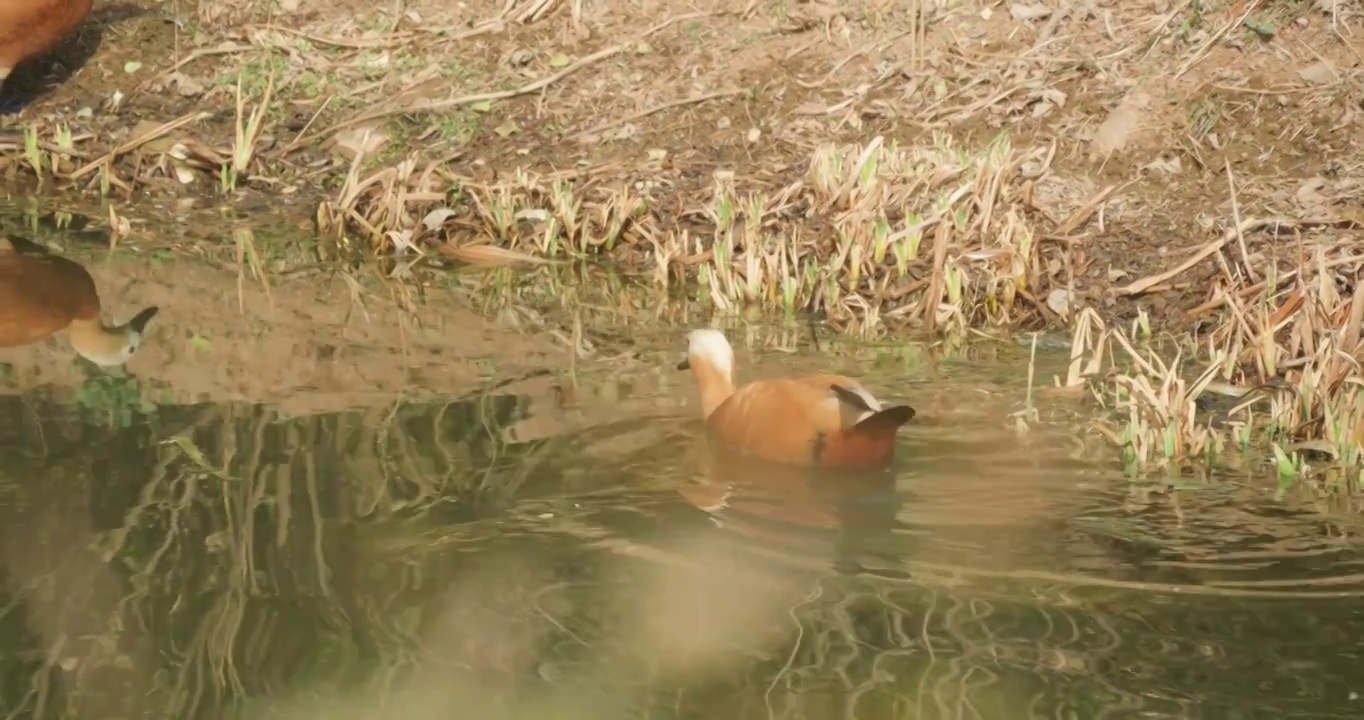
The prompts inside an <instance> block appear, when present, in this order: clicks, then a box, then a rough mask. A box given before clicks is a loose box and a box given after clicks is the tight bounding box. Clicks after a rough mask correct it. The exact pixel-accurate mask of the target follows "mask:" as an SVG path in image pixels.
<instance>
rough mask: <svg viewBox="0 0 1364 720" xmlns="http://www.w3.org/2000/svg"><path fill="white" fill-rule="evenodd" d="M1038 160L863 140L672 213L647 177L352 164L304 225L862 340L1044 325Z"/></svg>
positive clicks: (724, 183)
mask: <svg viewBox="0 0 1364 720" xmlns="http://www.w3.org/2000/svg"><path fill="white" fill-rule="evenodd" d="M1050 159H1051V155H1050V152H1049V150H1048V149H1046V148H1037V149H1031V150H1025V151H1020V150H1017V149H1015V148H1014V147H1013V146H1012V144H1011V143H1010V141H1009V138H1008V136H1007V135H1000V136H999V137H997V138H996V139H995V140H994V141H993V142H991V143H990V144H989V145H988V146H987V147H985V148H984V149H983V150H982V151H979V152H974V153H973V152H967V151H965V150H963V149H961V148H959V147H957V146H956V145H955V144H954V143H953V141H952V139H951V138H950V137H949V136H946V135H941V134H939V135H936V136H934V138H933V141H932V144H930V145H927V146H912V147H902V146H899V145H897V144H895V143H893V142H891V143H887V142H885V141H884V140H883V139H882V138H880V137H877V138H874V139H872V140H871V141H870V142H869V143H867V144H866V145H848V146H835V145H832V144H826V145H822V146H820V147H819V148H817V149H816V150H815V151H814V153H813V154H812V155H811V156H810V158H809V160H808V162H807V164H806V169H805V172H804V173H803V176H801V177H794V178H792V179H791V180H790V182H788V183H787V184H786V185H785V186H782V187H779V188H777V189H776V190H772V189H771V188H770V187H765V186H761V185H760V184H759V183H757V182H754V181H748V180H744V179H741V178H740V177H739V176H737V175H736V174H735V173H733V172H730V171H717V172H715V173H714V174H713V177H712V179H711V187H710V190H709V193H707V195H708V197H700V198H697V200H696V201H695V203H694V204H693V205H692V206H691V207H686V206H682V207H680V208H679V207H677V200H676V199H675V197H669V196H666V195H664V194H663V193H662V192H661V191H659V190H657V189H655V188H653V187H652V185H654V184H655V183H652V182H651V180H650V179H649V178H648V177H641V178H624V179H622V180H621V181H618V182H615V183H610V182H608V181H607V180H604V179H601V178H597V177H592V173H590V172H587V173H578V172H564V173H554V174H548V175H537V174H534V173H531V172H528V171H525V170H520V169H518V170H516V171H515V172H514V173H512V175H511V176H510V177H509V178H508V179H507V180H505V181H502V182H497V183H479V182H476V181H474V180H472V179H470V178H466V177H461V176H458V175H457V174H455V173H453V172H452V171H451V170H450V169H449V168H448V167H446V166H444V165H443V164H439V163H427V164H424V165H422V164H419V163H418V162H417V160H416V158H415V156H414V157H412V158H409V159H407V160H404V161H403V162H401V163H399V164H397V165H395V166H393V167H389V168H385V169H382V170H380V171H378V172H376V173H373V174H371V175H369V176H366V177H363V178H362V177H361V176H360V173H359V168H360V167H361V161H360V159H359V158H357V159H356V162H355V163H354V164H353V165H352V168H351V173H350V174H349V176H348V177H347V180H346V182H345V184H344V186H343V187H342V189H341V190H340V192H339V193H338V195H337V196H336V199H335V200H334V201H329V202H324V203H323V204H322V206H321V207H320V208H319V211H318V221H319V226H320V227H322V228H323V229H324V230H331V231H334V232H343V233H346V234H349V235H353V236H354V237H355V239H356V240H361V239H363V240H364V241H366V242H367V243H368V245H369V246H370V248H371V249H372V250H374V251H375V252H379V253H388V252H391V251H392V250H394V249H395V248H396V249H408V248H411V249H415V250H417V251H425V249H427V248H434V249H436V250H437V251H438V252H440V253H442V254H445V255H448V256H452V257H455V258H459V259H467V260H471V261H477V260H479V259H484V260H486V259H488V257H489V255H490V253H489V252H488V250H490V249H492V248H498V249H500V250H501V251H502V253H501V254H500V255H499V257H500V258H501V259H502V260H504V261H515V260H529V259H532V258H535V259H541V260H557V259H574V258H586V257H604V256H605V257H610V258H611V259H612V260H613V261H616V262H619V263H622V264H624V265H625V266H626V267H629V268H631V269H634V270H640V271H645V272H648V273H649V274H651V276H652V277H653V279H654V281H655V282H656V283H657V284H658V285H660V286H663V287H670V286H673V287H676V286H682V287H689V288H693V289H694V290H695V292H696V294H697V297H698V299H699V300H701V301H702V302H704V303H708V304H711V305H713V306H715V307H716V308H718V309H721V310H735V309H739V308H743V307H754V306H757V307H761V308H765V309H784V310H786V311H788V312H794V311H795V310H797V309H809V310H826V311H828V312H829V313H830V315H831V316H832V317H835V318H841V319H844V320H846V321H850V324H851V325H853V326H855V327H859V328H862V329H866V330H875V329H877V328H879V327H881V326H882V325H883V323H885V322H886V321H894V322H896V323H907V322H915V323H918V324H923V325H926V326H928V327H930V328H936V329H946V330H964V329H965V328H967V327H971V326H979V325H1004V324H1011V323H1017V322H1019V321H1022V320H1031V319H1036V318H1037V317H1038V315H1039V314H1041V315H1043V316H1046V319H1056V317H1057V315H1056V313H1055V312H1051V313H1048V311H1047V310H1045V309H1044V308H1043V305H1042V303H1040V302H1039V301H1038V298H1039V297H1045V296H1046V291H1047V289H1048V288H1049V287H1051V286H1052V285H1056V284H1060V285H1062V286H1064V285H1065V284H1066V283H1068V281H1069V278H1065V277H1061V276H1062V275H1064V274H1065V272H1066V268H1068V262H1067V258H1065V257H1063V253H1064V248H1059V247H1054V246H1052V247H1045V248H1044V247H1043V246H1042V242H1041V235H1040V234H1039V233H1038V231H1037V230H1036V229H1035V228H1034V226H1033V224H1032V220H1031V217H1032V216H1031V215H1030V214H1029V213H1028V211H1027V210H1026V209H1025V206H1024V195H1025V193H1023V192H1021V191H1020V188H1021V184H1022V183H1023V182H1025V181H1028V180H1034V181H1035V180H1036V179H1038V178H1040V177H1042V176H1044V175H1045V174H1046V173H1047V172H1048V169H1049V165H1050ZM1063 312H1064V311H1063ZM1060 318H1061V319H1062V320H1064V319H1066V318H1065V316H1064V314H1062V315H1061V316H1060Z"/></svg>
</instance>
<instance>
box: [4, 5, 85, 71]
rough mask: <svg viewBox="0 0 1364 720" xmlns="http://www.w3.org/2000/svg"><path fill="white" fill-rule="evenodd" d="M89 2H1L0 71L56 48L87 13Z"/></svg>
mask: <svg viewBox="0 0 1364 720" xmlns="http://www.w3.org/2000/svg"><path fill="white" fill-rule="evenodd" d="M90 5H91V0H0V70H7V69H9V68H12V67H14V66H15V65H17V64H19V63H20V62H23V61H24V60H27V59H29V58H31V57H34V56H37V55H41V54H43V53H45V52H48V51H49V50H51V49H53V48H55V47H56V46H57V45H58V44H59V43H61V41H62V39H63V38H65V37H66V36H67V35H69V34H71V32H72V31H74V30H75V29H76V28H77V27H78V26H79V25H80V24H81V23H82V22H83V21H84V20H85V17H86V16H87V15H89V14H90Z"/></svg>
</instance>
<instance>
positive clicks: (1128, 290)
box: [1109, 217, 1354, 295]
mask: <svg viewBox="0 0 1364 720" xmlns="http://www.w3.org/2000/svg"><path fill="white" fill-rule="evenodd" d="M1345 222H1350V223H1353V222H1354V221H1353V219H1352V218H1331V217H1325V218H1310V219H1305V220H1299V219H1294V218H1286V217H1271V218H1250V219H1247V220H1242V221H1241V223H1240V224H1239V225H1237V226H1236V227H1234V228H1227V229H1226V231H1224V232H1223V233H1222V237H1220V238H1218V239H1217V240H1213V241H1212V242H1210V243H1208V244H1207V245H1204V246H1203V247H1202V248H1201V249H1199V251H1198V252H1197V253H1195V254H1194V256H1193V257H1191V258H1189V259H1188V260H1185V261H1184V262H1182V263H1180V264H1179V266H1178V267H1175V268H1174V269H1172V270H1167V271H1165V272H1163V273H1159V274H1157V275H1151V276H1149V277H1144V278H1142V279H1140V280H1137V281H1135V282H1133V283H1130V284H1128V285H1125V286H1123V287H1120V288H1114V289H1112V290H1109V292H1110V293H1111V294H1113V295H1140V294H1142V293H1143V292H1146V290H1148V289H1149V288H1151V287H1154V286H1156V285H1159V284H1161V283H1163V282H1165V281H1166V280H1169V279H1170V278H1172V277H1175V276H1176V275H1179V274H1180V273H1182V272H1184V271H1185V270H1188V269H1189V268H1191V267H1193V266H1194V265H1197V264H1198V263H1199V262H1200V261H1202V260H1203V259H1204V258H1206V257H1208V256H1209V255H1211V254H1213V253H1215V252H1217V251H1218V250H1221V249H1222V248H1223V247H1224V246H1225V245H1226V244H1227V243H1229V242H1231V239H1232V238H1234V237H1236V236H1237V234H1238V233H1241V234H1244V233H1247V232H1251V231H1252V230H1258V229H1260V228H1265V227H1284V228H1296V227H1304V226H1310V225H1337V224H1340V223H1345ZM1286 277H1287V276H1285V278H1286ZM1280 279H1281V280H1282V279H1284V278H1280Z"/></svg>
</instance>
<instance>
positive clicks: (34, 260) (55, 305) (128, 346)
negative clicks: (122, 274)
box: [0, 238, 157, 368]
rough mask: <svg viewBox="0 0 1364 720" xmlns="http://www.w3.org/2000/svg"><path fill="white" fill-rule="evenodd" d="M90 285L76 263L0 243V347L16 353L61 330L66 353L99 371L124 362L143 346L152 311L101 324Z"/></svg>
mask: <svg viewBox="0 0 1364 720" xmlns="http://www.w3.org/2000/svg"><path fill="white" fill-rule="evenodd" d="M100 310H101V308H100V300H99V293H98V292H97V291H96V290H95V280H94V278H92V277H90V273H89V272H88V271H86V269H85V268H84V267H82V266H81V265H80V263H77V262H74V261H72V260H68V259H67V258H64V257H61V256H58V255H48V254H43V253H31V252H21V251H20V250H19V249H18V248H16V247H15V244H14V243H12V242H10V241H9V240H7V239H4V238H0V347H18V346H20V345H27V344H29V343H34V342H37V341H39V340H42V339H44V338H46V337H48V336H50V335H52V334H54V333H57V332H60V331H62V330H65V331H66V335H67V337H68V338H69V339H70V341H71V347H72V348H73V349H74V350H75V351H76V352H77V353H78V354H79V355H80V356H81V357H84V358H85V359H87V360H89V361H90V362H92V363H95V364H96V365H99V366H100V367H106V368H107V367H115V366H118V365H123V364H124V363H126V362H128V359H129V358H131V357H132V356H133V353H135V352H137V349H138V348H139V347H141V345H142V336H143V333H144V332H145V331H146V327H147V323H148V322H150V321H151V319H152V318H153V317H155V316H156V313H157V308H156V306H152V307H148V308H145V309H143V310H142V311H141V312H139V313H137V314H136V315H134V316H133V319H132V320H129V321H128V322H126V323H124V324H122V325H116V326H109V325H105V324H104V322H103V321H102V320H101V319H100Z"/></svg>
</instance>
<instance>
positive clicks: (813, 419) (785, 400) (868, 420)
mask: <svg viewBox="0 0 1364 720" xmlns="http://www.w3.org/2000/svg"><path fill="white" fill-rule="evenodd" d="M677 369H679V370H686V369H690V370H691V371H692V373H693V374H694V375H695V377H696V382H697V384H698V385H699V386H700V390H701V407H702V412H703V413H704V416H705V422H706V428H707V431H708V433H709V434H710V436H711V437H712V438H713V439H714V440H716V441H718V442H719V443H720V444H721V445H722V446H724V447H726V448H729V449H732V450H737V451H739V452H742V453H743V454H745V455H748V456H751V457H755V458H758V459H760V460H764V461H767V462H775V463H783V464H787V465H802V466H815V467H826V468H837V469H844V470H875V469H880V468H884V467H886V466H888V465H890V463H891V462H892V461H893V460H894V458H895V438H896V434H897V433H898V432H899V430H900V426H902V425H904V424H905V423H907V422H909V421H910V419H912V418H913V417H914V408H912V407H909V406H908V405H895V406H892V407H883V406H882V405H881V403H880V401H878V400H877V399H876V398H875V397H873V396H872V394H871V393H870V392H868V391H867V389H866V388H865V387H863V386H862V384H861V383H859V382H857V381H856V380H853V379H852V378H848V377H844V376H842V375H808V376H805V377H798V378H781V379H772V380H756V381H754V382H751V383H749V384H747V385H744V386H743V387H740V388H738V389H735V387H734V351H733V349H732V348H731V347H730V345H729V341H728V340H726V339H725V336H724V334H723V333H721V332H720V331H719V330H712V329H703V330H693V331H692V332H691V333H690V334H689V335H688V336H687V358H686V359H685V360H683V361H682V362H681V363H680V364H679V365H678V366H677Z"/></svg>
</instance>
